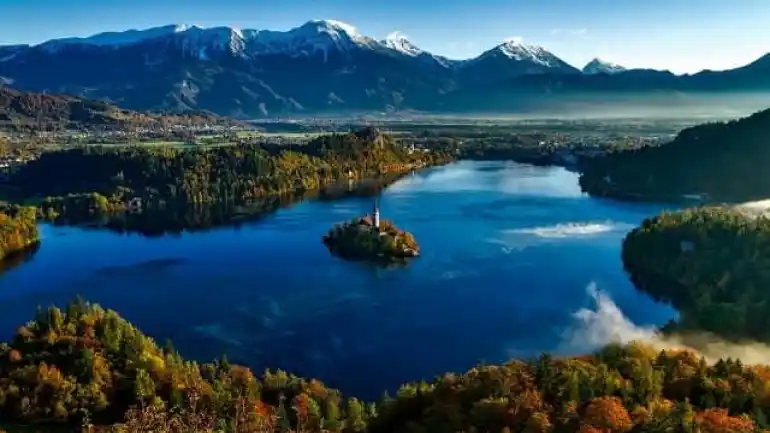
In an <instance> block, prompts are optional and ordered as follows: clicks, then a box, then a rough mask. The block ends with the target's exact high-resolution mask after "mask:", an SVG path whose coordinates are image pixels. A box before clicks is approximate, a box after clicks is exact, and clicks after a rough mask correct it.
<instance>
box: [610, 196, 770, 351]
mask: <svg viewBox="0 0 770 433" xmlns="http://www.w3.org/2000/svg"><path fill="white" fill-rule="evenodd" d="M623 263H624V266H625V268H626V270H627V271H628V272H629V274H630V275H631V278H632V280H633V281H634V283H635V284H636V286H637V287H639V288H640V289H641V290H643V291H645V292H647V293H649V294H651V295H652V296H653V297H655V298H657V299H662V300H665V301H669V302H671V303H672V304H673V306H674V307H675V308H676V309H677V310H678V311H679V312H680V315H681V318H680V320H679V322H678V323H677V324H676V325H674V329H676V330H704V331H709V332H711V333H714V334H717V335H720V336H722V337H727V338H730V339H736V340H740V339H751V340H759V341H767V340H768V339H770V292H768V287H770V219H768V218H767V217H764V216H757V215H750V214H747V213H746V211H741V210H737V209H735V208H729V207H700V208H694V209H688V210H684V211H679V212H666V213H662V214H661V215H658V216H656V217H653V218H648V219H646V220H645V221H644V222H643V223H642V224H641V225H640V226H639V227H637V228H636V229H634V230H633V231H631V232H630V233H629V234H628V235H627V236H626V238H625V240H624V241H623Z"/></svg>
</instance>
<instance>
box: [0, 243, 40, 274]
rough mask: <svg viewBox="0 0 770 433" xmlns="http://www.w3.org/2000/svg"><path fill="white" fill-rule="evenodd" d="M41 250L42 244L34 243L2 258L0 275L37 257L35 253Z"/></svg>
mask: <svg viewBox="0 0 770 433" xmlns="http://www.w3.org/2000/svg"><path fill="white" fill-rule="evenodd" d="M39 250H40V244H39V243H38V244H35V245H32V246H31V247H29V248H27V249H25V250H23V251H19V252H17V253H14V254H11V255H8V256H6V257H5V258H3V260H0V277H2V275H3V274H5V273H6V272H8V271H10V270H12V269H14V268H18V267H19V266H21V265H23V264H24V263H27V262H28V261H30V260H32V259H33V258H34V257H35V254H37V252H38V251H39Z"/></svg>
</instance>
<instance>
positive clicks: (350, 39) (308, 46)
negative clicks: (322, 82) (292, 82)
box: [248, 20, 380, 57]
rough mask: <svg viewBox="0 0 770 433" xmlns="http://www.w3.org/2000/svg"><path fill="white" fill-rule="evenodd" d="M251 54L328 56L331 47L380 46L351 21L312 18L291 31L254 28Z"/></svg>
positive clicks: (251, 38) (343, 48) (350, 48)
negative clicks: (316, 54) (319, 54)
mask: <svg viewBox="0 0 770 433" xmlns="http://www.w3.org/2000/svg"><path fill="white" fill-rule="evenodd" d="M251 32H252V33H251V37H250V40H249V47H248V50H249V53H250V54H252V55H263V54H288V55H292V56H297V55H307V54H314V53H317V52H321V53H323V54H324V56H325V57H326V56H328V54H329V51H330V50H331V49H337V50H340V51H350V50H352V49H356V48H379V47H380V44H379V43H378V42H377V41H376V40H374V39H372V38H370V37H368V36H364V35H362V34H361V33H359V32H358V30H357V29H356V28H355V27H353V26H351V25H350V24H346V23H343V22H341V21H335V20H313V21H308V22H307V23H305V24H303V25H301V26H299V27H296V28H293V29H291V30H288V31H275V30H260V31H251Z"/></svg>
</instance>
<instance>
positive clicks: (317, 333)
mask: <svg viewBox="0 0 770 433" xmlns="http://www.w3.org/2000/svg"><path fill="white" fill-rule="evenodd" d="M380 206H381V213H382V217H383V218H387V219H392V220H393V221H394V222H395V223H396V224H397V225H398V226H399V227H401V228H403V229H405V230H407V231H410V232H412V233H413V234H414V235H415V237H416V239H417V241H418V242H419V243H420V245H421V248H422V254H423V255H422V256H421V257H419V258H417V259H415V260H414V261H412V262H411V263H410V264H409V265H408V266H407V267H405V268H395V269H383V268H378V267H375V266H371V265H367V264H364V263H355V262H346V261H342V260H340V259H338V258H335V257H333V256H331V255H330V254H329V252H328V251H327V249H326V248H325V247H324V246H323V244H322V243H321V236H322V235H323V234H325V233H326V231H327V230H328V229H329V228H330V227H331V226H332V225H333V224H335V223H337V222H339V221H342V220H346V219H350V218H352V217H355V216H358V215H360V214H362V213H364V212H368V211H370V210H371V207H372V199H371V198H365V197H349V198H343V199H339V200H334V201H320V200H308V201H303V202H301V203H299V204H297V205H294V206H290V207H287V208H282V209H279V210H278V211H277V212H275V213H272V214H270V215H269V216H266V217H264V218H261V219H260V220H258V221H255V222H251V223H245V224H243V225H241V226H239V227H221V228H215V229H212V230H209V231H203V232H195V233H183V234H181V235H173V236H162V237H145V236H141V235H138V234H119V233H116V232H113V231H107V230H94V229H84V228H75V227H55V226H50V225H44V226H43V227H42V237H43V241H42V246H41V247H40V249H39V251H38V252H37V253H36V254H35V255H34V256H32V257H31V259H30V260H29V261H27V262H25V263H22V264H20V265H19V266H16V267H13V268H11V269H8V270H7V271H6V272H5V273H4V274H3V275H2V277H1V278H0V337H2V338H3V339H8V338H10V337H11V336H12V334H13V333H14V332H15V330H16V329H17V327H18V326H19V325H21V324H23V323H25V322H26V321H27V320H29V319H31V318H32V317H33V315H34V312H35V308H36V306H38V305H41V306H48V305H51V304H63V303H65V302H66V301H67V300H70V299H73V298H74V297H75V296H76V295H77V294H80V295H81V296H83V298H85V299H87V300H90V301H94V302H99V303H100V304H102V305H103V306H105V307H108V308H112V309H115V310H117V311H118V312H120V313H121V314H122V315H123V316H124V317H126V318H127V319H129V320H130V321H131V322H133V323H134V324H136V325H137V326H138V327H139V328H140V329H142V330H143V331H144V332H145V333H147V334H149V335H151V336H153V337H155V338H156V339H157V341H158V342H159V343H160V344H163V342H164V341H165V340H166V339H167V338H170V339H171V340H172V341H173V342H174V345H175V346H176V348H177V349H178V350H179V351H180V352H181V353H182V354H183V356H185V357H189V358H195V359H200V360H210V359H213V358H215V357H217V356H218V355H219V354H221V353H222V352H226V353H227V354H228V357H229V359H230V360H231V362H237V363H243V364H247V365H249V366H251V367H253V368H255V369H256V370H257V371H258V372H259V371H261V370H263V369H264V368H266V367H270V368H282V369H285V370H288V371H291V372H294V373H297V374H301V375H303V376H308V377H316V378H319V379H321V380H323V381H324V382H325V383H326V384H327V385H329V386H332V387H337V388H340V389H342V390H343V392H345V393H346V394H349V395H351V394H352V395H357V396H360V397H363V398H366V399H375V398H378V397H379V396H380V395H381V394H382V392H383V391H384V390H386V389H387V390H390V391H393V390H395V388H396V387H397V386H398V385H399V384H400V383H403V382H407V381H413V380H420V379H422V378H425V379H431V378H432V377H434V376H435V375H437V374H440V373H442V372H445V371H458V372H461V371H465V370H467V369H468V368H470V367H472V366H473V365H474V364H477V363H479V362H490V363H491V362H501V361H505V360H507V359H509V358H511V357H533V356H536V355H537V354H539V353H541V352H543V351H553V352H557V353H565V354H566V353H581V352H584V351H588V350H593V349H594V348H596V347H598V346H599V345H601V344H603V343H605V342H606V341H607V340H608V339H609V338H610V337H611V336H612V334H613V333H620V334H623V333H624V332H628V331H629V329H636V328H638V327H649V326H655V325H660V324H663V323H665V322H667V321H668V320H669V319H671V318H674V317H675V316H676V313H675V311H674V310H673V309H671V308H670V307H669V306H666V305H662V304H658V303H655V302H654V301H652V300H651V299H649V298H648V297H647V296H645V295H644V294H642V293H639V292H637V291H636V290H635V289H634V287H633V286H632V285H631V283H630V282H629V281H628V278H627V277H626V275H625V273H624V272H623V269H622V265H621V261H620V246H621V240H622V239H623V236H624V235H625V233H626V232H627V231H628V230H630V229H631V228H632V227H634V226H635V225H636V224H638V223H639V222H641V221H642V220H643V219H644V218H645V217H647V216H652V215H654V214H656V213H658V212H659V211H660V210H661V209H662V208H663V206H662V205H651V204H633V203H618V202H613V201H610V200H599V199H594V198H591V197H588V196H586V195H584V194H582V193H581V191H580V187H579V186H578V181H577V175H576V174H575V173H571V172H569V171H566V170H564V169H562V168H557V167H533V166H528V165H520V164H515V163H508V162H470V161H464V162H459V163H454V164H451V165H447V166H444V167H438V168H432V169H428V170H424V171H421V172H418V173H416V174H413V175H411V176H407V177H405V178H402V179H401V180H399V181H397V182H396V183H394V184H393V185H391V186H390V187H389V188H387V189H386V190H385V191H384V192H383V193H382V197H381V199H380ZM597 290H598V292H597ZM597 293H598V294H597ZM621 337H622V335H621Z"/></svg>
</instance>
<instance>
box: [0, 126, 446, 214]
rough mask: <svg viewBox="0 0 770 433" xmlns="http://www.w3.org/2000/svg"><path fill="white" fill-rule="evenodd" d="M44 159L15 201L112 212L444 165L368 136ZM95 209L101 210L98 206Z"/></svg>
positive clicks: (103, 151) (33, 165)
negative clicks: (53, 200)
mask: <svg viewBox="0 0 770 433" xmlns="http://www.w3.org/2000/svg"><path fill="white" fill-rule="evenodd" d="M291 149H292V150H291V151H290V150H288V149H287V148H282V149H278V148H274V147H273V148H270V149H266V148H264V147H262V146H260V145H251V144H243V145H237V146H236V145H234V146H223V147H216V148H195V149H179V148H146V147H130V148H123V149H114V148H101V147H88V148H77V149H70V150H64V151H57V152H47V153H44V154H42V155H41V156H40V158H39V159H37V160H35V161H31V162H29V163H27V164H25V165H24V166H22V167H21V168H20V169H19V170H18V171H16V172H15V173H14V174H13V175H12V176H11V178H10V179H9V181H8V183H9V185H8V186H11V187H13V189H15V190H17V191H20V193H21V195H22V198H24V199H28V198H34V197H38V198H42V197H46V196H64V195H68V194H84V193H85V194H91V193H98V194H101V195H103V196H107V197H108V198H110V199H111V200H112V199H114V200H113V201H114V202H116V204H118V205H120V204H122V203H123V201H124V200H126V199H132V198H140V199H142V201H144V202H145V203H149V202H153V201H155V200H164V201H175V202H178V203H213V202H237V201H241V200H250V199H255V198H260V197H265V196H269V195H275V194H285V193H294V192H299V191H307V190H313V189H317V188H318V187H320V186H322V185H324V184H328V183H331V182H334V181H336V180H341V179H348V178H351V177H352V178H364V177H377V176H380V175H383V174H388V173H400V172H404V171H407V170H410V169H412V168H420V167H423V166H425V165H432V164H436V163H443V162H448V161H449V160H450V159H451V158H450V156H449V155H447V154H444V153H441V152H411V151H410V150H408V149H406V148H405V147H404V146H401V145H400V144H396V143H394V142H393V141H392V139H391V138H390V137H388V136H385V135H381V134H379V132H378V131H376V130H374V129H367V130H364V131H361V132H358V133H348V134H332V135H328V136H322V137H319V138H318V139H316V140H314V141H312V142H311V143H309V144H307V145H296V146H292V148H291ZM99 206H100V207H109V206H106V205H102V204H99Z"/></svg>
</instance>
